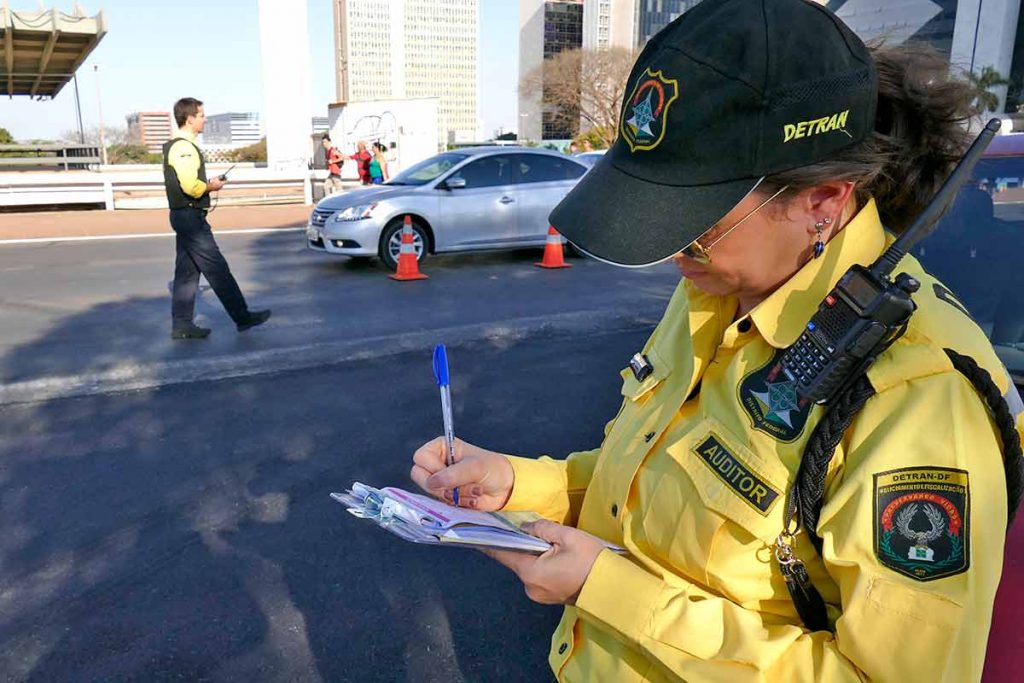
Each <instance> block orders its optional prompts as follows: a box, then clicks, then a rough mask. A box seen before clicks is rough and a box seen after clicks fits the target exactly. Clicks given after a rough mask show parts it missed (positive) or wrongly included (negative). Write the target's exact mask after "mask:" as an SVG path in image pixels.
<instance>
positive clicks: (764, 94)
mask: <svg viewBox="0 0 1024 683" xmlns="http://www.w3.org/2000/svg"><path fill="white" fill-rule="evenodd" d="M971 100H972V93H971V91H970V90H969V89H968V88H967V87H966V86H965V85H963V84H962V83H961V82H959V81H957V80H955V79H953V78H951V77H950V75H949V74H948V65H946V64H945V63H944V62H943V60H941V59H939V58H937V57H935V56H933V55H930V54H928V53H922V52H915V51H912V50H907V49H903V50H901V49H884V50H883V49H878V50H869V49H867V48H866V47H865V46H864V44H863V43H862V42H861V41H860V40H859V39H858V38H857V37H856V36H855V35H854V34H853V33H852V32H851V31H850V30H849V29H848V28H847V27H846V26H845V25H844V24H843V23H842V22H841V21H840V20H839V19H837V18H836V17H835V16H834V15H833V14H832V13H830V12H829V11H828V10H827V9H825V8H824V7H822V6H820V5H818V4H815V3H811V2H805V0H705V1H704V2H703V3H700V4H699V5H697V6H696V7H695V8H694V9H692V10H690V11H689V12H687V13H686V14H684V15H683V16H682V17H680V18H679V19H677V20H676V21H674V22H673V23H672V24H670V25H669V26H668V27H667V28H666V29H664V30H663V31H662V32H661V33H660V34H658V35H657V36H655V38H653V39H652V40H651V41H650V43H649V44H648V45H647V46H646V48H645V49H644V51H643V52H642V54H641V55H640V57H639V59H638V61H637V63H636V65H635V66H634V68H633V70H632V73H631V75H630V77H629V80H628V82H627V84H626V87H625V91H624V98H623V107H622V117H621V128H620V130H619V137H618V140H617V142H616V143H615V146H614V147H613V149H612V150H611V151H610V152H609V153H608V154H607V155H606V156H605V157H604V158H603V159H602V160H601V161H600V162H599V163H598V164H597V165H596V166H595V167H594V169H592V170H591V171H590V172H589V173H588V174H587V175H586V176H584V178H583V179H582V180H581V181H580V183H579V184H578V186H577V187H576V188H575V189H574V190H573V191H572V192H571V193H570V194H569V195H568V197H567V198H566V199H565V200H564V201H563V202H562V204H560V205H559V207H558V208H556V209H555V211H554V213H553V214H552V223H553V224H554V226H555V227H556V229H558V230H559V231H560V232H561V233H562V234H564V235H565V236H566V237H567V238H568V239H570V240H571V241H572V242H573V243H574V244H576V245H577V246H579V247H580V248H581V249H582V250H584V251H586V252H587V253H589V254H590V255H592V256H594V257H596V258H599V259H602V260H604V261H607V262H611V263H614V264H617V265H625V266H643V265H650V264H654V263H658V262H661V261H664V260H666V259H669V258H672V259H674V261H675V263H676V264H677V265H678V267H679V269H680V271H681V272H682V274H683V276H684V279H683V281H682V283H681V284H680V286H679V288H678V289H677V291H676V293H675V295H674V297H673V299H672V300H671V302H670V303H669V305H668V308H667V310H666V312H665V315H664V317H663V319H662V320H661V323H660V324H659V325H658V327H657V328H656V330H655V331H654V333H653V335H652V336H651V338H650V339H649V341H648V342H647V344H646V345H645V346H644V348H643V349H640V350H638V351H639V354H638V355H637V356H636V357H635V359H634V362H633V363H632V365H631V367H627V368H626V369H625V370H623V372H622V379H623V384H622V395H623V402H622V407H621V409H620V411H619V413H618V415H617V416H616V417H615V418H614V419H613V420H612V421H611V422H610V423H609V424H608V426H607V428H606V430H605V438H604V441H603V443H602V444H601V446H600V447H599V448H597V449H595V450H591V451H585V452H579V453H572V454H570V455H568V457H566V458H564V459H553V458H550V457H542V458H539V459H532V458H523V457H514V456H511V455H504V454H500V453H496V452H493V451H488V450H485V449H483V448H479V447H476V446H472V445H470V444H467V443H463V442H457V445H456V453H455V460H456V461H457V462H456V463H455V464H454V465H452V466H450V467H446V466H445V456H446V453H445V447H444V440H443V439H438V440H435V441H432V442H430V443H428V444H426V445H424V446H423V447H421V448H420V449H419V450H418V451H417V452H416V453H415V455H414V466H413V469H412V477H413V479H414V480H415V481H416V482H417V483H418V484H419V485H420V486H422V487H423V488H424V489H425V490H427V491H428V492H430V493H432V494H434V495H437V496H439V497H440V496H443V497H446V498H448V499H449V500H451V490H452V488H453V487H456V486H458V487H460V493H461V497H462V501H463V503H462V504H464V505H470V506H472V507H475V508H477V509H482V510H498V509H506V510H534V511H536V512H539V513H541V514H542V515H543V516H544V517H545V518H547V520H550V521H546V522H541V523H538V524H536V525H534V526H533V529H532V530H533V532H534V533H535V534H536V535H538V536H540V537H542V538H545V539H547V540H548V541H550V542H551V543H552V544H553V548H552V550H550V551H548V552H546V553H545V554H543V555H540V556H539V557H538V556H531V555H525V554H516V553H503V552H493V553H490V554H491V555H492V556H493V557H494V558H495V559H497V560H499V561H500V562H502V563H503V564H505V565H506V566H508V567H509V568H511V569H512V570H513V571H515V572H516V573H517V575H518V576H519V577H520V579H521V580H522V581H523V583H524V585H525V587H526V591H527V593H528V595H529V596H530V597H531V598H533V599H534V600H536V601H538V602H542V603H562V604H565V605H566V608H565V613H564V616H563V618H562V621H561V623H560V625H559V627H558V629H557V631H556V633H555V634H554V636H553V638H552V641H551V653H550V664H551V667H552V669H553V671H554V673H555V675H556V676H557V677H558V679H559V680H563V681H618V682H623V683H625V682H628V681H664V680H687V681H705V680H722V681H731V682H737V681H802V680H808V681H809V680H825V681H841V680H863V679H881V680H893V681H968V680H978V679H979V678H980V676H981V671H982V666H983V662H984V654H985V645H986V639H987V635H988V629H989V623H990V618H991V611H992V603H993V599H994V595H995V592H996V587H997V585H998V583H999V576H1000V571H1001V567H1002V557H1003V542H1004V537H1005V533H1006V527H1007V519H1008V514H1009V513H1010V508H1012V507H1013V506H1014V505H1015V504H1016V501H1015V500H1014V501H1012V502H1010V503H1009V504H1008V498H1010V497H1011V496H1008V494H1007V486H1008V484H1007V481H1008V477H1007V475H1005V474H1004V466H1003V456H1002V452H1003V443H1002V441H1003V440H1004V439H1005V438H1006V434H1007V433H1013V431H1014V428H1013V426H1012V425H1013V420H1014V419H1016V420H1017V422H1016V424H1017V425H1018V428H1019V426H1020V425H1021V421H1020V412H1021V410H1020V399H1019V396H1018V395H1017V394H1016V392H1015V390H1014V389H1013V385H1012V383H1011V382H1010V381H1009V378H1008V376H1007V373H1006V371H1005V369H1004V368H1003V367H1002V365H1001V364H1000V362H999V360H998V358H997V357H996V356H995V354H994V352H993V350H992V348H991V346H990V344H989V343H988V341H987V340H986V338H985V335H984V334H983V332H982V331H981V330H980V329H979V328H978V327H977V325H976V324H975V323H974V322H973V321H972V320H971V319H970V318H969V317H968V316H967V315H966V313H965V311H964V310H963V307H962V306H961V305H960V303H959V302H958V301H957V300H956V298H955V296H954V295H952V294H951V293H950V292H949V291H948V290H947V289H945V288H944V287H943V286H942V285H941V283H939V282H937V281H936V280H934V278H932V277H931V276H929V275H928V274H927V273H926V272H925V271H924V270H923V269H922V268H921V266H920V264H918V263H917V262H916V261H915V260H914V259H912V258H909V257H908V258H905V259H904V260H903V261H902V262H901V263H900V265H899V272H906V273H908V274H910V275H911V276H913V277H914V278H916V279H917V280H918V281H919V282H920V283H921V287H920V289H919V291H918V292H917V293H916V294H914V297H913V299H914V301H915V303H916V304H917V310H916V312H915V313H914V314H913V316H912V317H911V319H910V322H909V327H908V329H907V330H906V332H905V334H903V335H902V336H901V337H900V338H899V339H898V340H897V341H896V342H895V343H894V344H893V345H892V346H891V347H889V348H888V349H887V350H886V351H885V352H884V353H883V354H882V355H881V356H880V357H879V358H878V360H877V361H876V362H875V363H874V364H873V365H872V366H871V367H870V369H869V370H868V373H867V380H868V381H869V382H870V388H871V389H872V390H873V395H872V396H871V398H869V399H867V401H866V403H865V404H864V405H863V407H862V408H861V409H860V410H859V411H858V412H857V413H856V415H855V416H853V419H852V421H851V422H850V423H849V425H848V427H847V428H846V429H844V430H842V438H841V440H839V443H838V446H837V448H836V449H835V454H834V456H833V457H832V459H831V461H830V463H829V464H828V466H827V471H826V472H824V473H823V474H824V495H823V504H822V506H821V508H820V514H818V515H817V519H816V523H814V524H812V525H811V527H812V529H813V532H814V534H811V533H808V532H807V530H806V529H805V528H801V529H800V530H799V531H798V532H797V533H796V534H795V536H794V537H793V538H792V539H791V543H792V550H793V552H795V554H796V556H797V557H798V558H800V559H801V560H802V561H803V562H804V563H805V566H806V569H807V572H808V574H809V578H810V582H811V583H812V584H813V585H814V586H815V587H816V589H817V591H818V592H819V593H820V595H821V596H822V598H823V599H824V603H825V605H826V613H827V624H826V625H825V626H824V627H822V628H819V629H810V628H807V626H806V625H805V623H804V621H803V620H802V619H801V616H800V614H798V612H797V609H796V606H795V604H794V601H793V598H792V597H791V595H790V593H789V591H788V590H787V585H786V580H785V575H784V573H783V571H782V565H781V564H780V563H779V561H778V558H777V556H776V554H777V552H778V550H779V546H778V544H777V539H778V538H779V535H780V532H781V531H782V530H783V529H784V528H785V527H786V510H787V504H786V503H787V495H788V494H789V493H790V491H791V490H792V488H793V485H794V482H796V481H797V475H798V471H799V468H800V463H801V460H802V458H803V457H804V454H805V450H806V449H807V446H808V442H809V439H810V438H811V435H812V433H813V432H814V431H815V428H816V426H817V425H818V424H819V423H820V422H821V421H822V419H823V415H824V414H825V408H824V407H822V406H820V405H815V404H814V403H812V402H809V401H807V400H806V399H802V398H801V397H800V396H799V395H798V394H797V392H796V391H795V388H794V382H793V381H792V379H791V378H790V376H788V375H786V374H785V373H784V372H780V369H779V363H778V361H779V359H780V357H781V354H782V353H783V350H784V349H786V348H787V347H789V346H790V345H792V344H793V343H794V342H795V341H796V340H797V338H798V337H799V336H800V334H801V333H802V332H803V331H804V329H805V328H806V326H807V323H808V321H809V320H810V319H811V317H812V316H813V315H814V314H815V312H816V311H817V309H818V307H819V304H821V303H822V301H823V300H825V299H826V297H828V296H829V294H830V292H831V291H832V289H833V287H834V286H835V285H836V283H837V281H838V280H839V279H840V277H841V276H842V275H843V274H844V273H846V271H847V270H848V269H849V268H850V267H851V266H853V265H855V264H862V265H868V264H870V263H872V262H873V261H875V259H877V258H878V257H879V255H880V254H881V253H882V252H883V251H884V250H885V248H886V246H887V245H888V244H891V242H892V241H893V239H894V237H893V235H894V234H898V233H899V232H900V231H902V230H904V229H905V228H906V227H907V226H908V224H909V223H910V222H911V221H912V220H913V219H914V218H915V217H916V216H917V215H918V214H919V212H920V211H921V209H922V208H923V206H924V205H925V204H927V202H928V201H929V200H930V199H931V197H932V196H933V194H934V193H935V191H936V190H937V188H938V187H939V185H941V183H942V181H943V180H944V179H945V178H946V176H947V175H948V173H949V172H950V170H951V168H952V167H953V166H954V165H955V162H956V161H957V160H958V158H959V157H960V155H961V154H962V153H963V151H964V149H965V147H966V143H967V141H968V137H967V134H966V132H965V130H964V127H963V124H964V122H965V120H966V118H967V116H968V115H969V106H970V104H971ZM945 349H952V350H955V351H956V352H957V353H958V354H961V355H962V356H969V357H971V358H973V359H974V360H975V361H976V362H977V363H978V364H979V365H980V366H981V367H982V368H984V369H985V370H987V371H988V372H989V374H990V375H991V378H992V380H994V383H995V386H996V387H998V394H995V396H996V398H997V399H999V400H1000V401H1004V399H1002V398H999V394H1005V402H1004V403H1003V404H1002V405H1004V406H1005V405H1008V406H1009V408H1010V411H1009V412H1006V411H1004V413H1005V414H1004V415H1003V418H1004V419H1002V422H1001V423H1000V421H999V420H997V419H994V418H993V416H992V414H991V413H990V412H989V410H988V408H987V407H986V403H985V401H984V400H983V399H982V397H981V396H980V395H979V393H978V392H977V391H976V390H975V388H974V387H973V386H972V384H971V382H970V381H968V379H967V378H965V376H964V375H963V374H962V373H961V372H959V371H958V370H957V369H956V368H955V367H954V365H953V362H952V361H951V357H950V354H948V353H946V351H945ZM1011 413H1012V419H1010V420H1009V424H1010V426H1009V428H1008V432H1007V424H1006V423H1007V419H1005V418H1006V416H1007V415H1011ZM517 419H522V416H518V417H517ZM1001 429H1002V430H1003V431H1002V432H1000V430H1001ZM1014 438H1016V437H1014ZM1018 465H1019V463H1016V464H1013V465H1012V467H1017V466H1018ZM1012 467H1011V468H1012ZM1011 468H1008V469H1007V471H1009V470H1010V469H1011ZM814 535H816V537H817V538H812V536H814ZM594 536H597V537H600V538H603V539H606V540H608V541H611V542H613V543H617V544H621V545H622V546H624V547H625V548H626V549H627V550H628V553H627V554H625V555H617V554H615V553H613V552H611V551H609V550H605V549H603V548H602V546H601V545H600V544H599V543H598V542H597V541H596V540H595V539H594ZM818 539H820V545H818V544H816V542H817V540H818Z"/></svg>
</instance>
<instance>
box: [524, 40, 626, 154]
mask: <svg viewBox="0 0 1024 683" xmlns="http://www.w3.org/2000/svg"><path fill="white" fill-rule="evenodd" d="M637 54H638V51H636V50H627V49H625V48H611V49H608V50H565V51H563V52H559V53H558V54H557V55H554V56H553V57H549V58H548V59H545V60H544V63H543V64H541V65H540V66H539V67H536V68H534V69H533V70H532V71H530V72H529V73H527V74H526V76H524V77H523V80H522V82H521V83H520V84H519V88H520V91H521V92H522V93H523V94H524V95H527V96H530V97H537V96H539V97H540V101H541V104H542V106H543V107H544V108H545V111H546V112H549V116H551V117H552V119H553V120H554V121H555V122H556V123H558V124H559V125H562V126H564V127H566V128H568V129H569V130H572V131H576V130H578V129H579V128H580V127H582V129H583V130H584V131H589V130H596V131H597V135H598V136H599V138H600V141H601V144H600V146H601V147H610V146H611V145H612V143H614V142H615V137H616V135H617V134H618V130H619V113H620V111H621V108H622V92H623V89H624V88H625V87H626V80H627V79H628V78H629V72H630V70H631V69H632V67H633V62H635V61H636V57H637Z"/></svg>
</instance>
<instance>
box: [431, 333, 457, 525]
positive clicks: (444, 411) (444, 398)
mask: <svg viewBox="0 0 1024 683" xmlns="http://www.w3.org/2000/svg"><path fill="white" fill-rule="evenodd" d="M434 377H435V378H436V379H437V386H439V387H441V416H442V417H443V418H444V438H445V440H446V441H447V442H448V466H449V467H451V466H452V465H454V464H455V420H454V419H453V418H452V389H451V386H450V385H449V383H448V354H447V352H446V351H445V350H444V344H438V345H437V346H435V347H434ZM452 500H453V501H455V505H456V506H458V504H459V489H458V487H456V488H455V489H454V490H452Z"/></svg>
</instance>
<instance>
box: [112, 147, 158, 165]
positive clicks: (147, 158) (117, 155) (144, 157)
mask: <svg viewBox="0 0 1024 683" xmlns="http://www.w3.org/2000/svg"><path fill="white" fill-rule="evenodd" d="M107 160H108V161H109V162H110V163H112V164H160V163H163V155H162V154H153V153H152V152H150V151H149V149H148V148H147V147H146V146H145V145H139V144H134V143H132V144H126V145H110V146H109V147H107Z"/></svg>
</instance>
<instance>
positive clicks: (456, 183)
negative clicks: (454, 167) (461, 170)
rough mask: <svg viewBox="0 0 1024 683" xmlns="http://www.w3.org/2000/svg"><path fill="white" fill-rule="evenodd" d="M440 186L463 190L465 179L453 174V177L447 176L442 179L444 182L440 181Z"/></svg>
mask: <svg viewBox="0 0 1024 683" xmlns="http://www.w3.org/2000/svg"><path fill="white" fill-rule="evenodd" d="M442 187H444V189H446V190H464V189H466V179H465V178H460V177H459V176H455V177H454V178H449V179H448V180H446V181H444V183H442Z"/></svg>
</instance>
